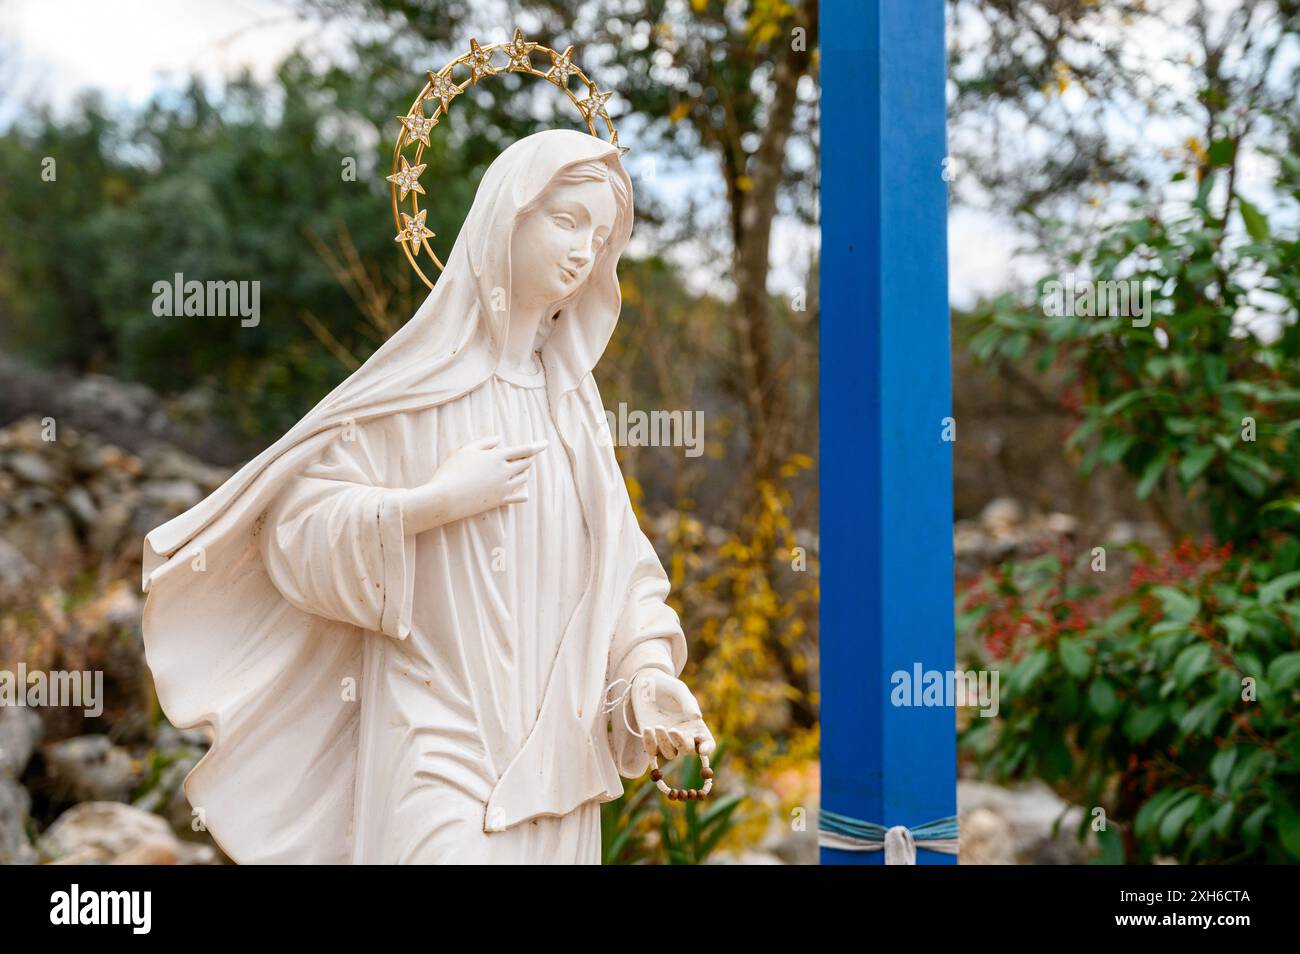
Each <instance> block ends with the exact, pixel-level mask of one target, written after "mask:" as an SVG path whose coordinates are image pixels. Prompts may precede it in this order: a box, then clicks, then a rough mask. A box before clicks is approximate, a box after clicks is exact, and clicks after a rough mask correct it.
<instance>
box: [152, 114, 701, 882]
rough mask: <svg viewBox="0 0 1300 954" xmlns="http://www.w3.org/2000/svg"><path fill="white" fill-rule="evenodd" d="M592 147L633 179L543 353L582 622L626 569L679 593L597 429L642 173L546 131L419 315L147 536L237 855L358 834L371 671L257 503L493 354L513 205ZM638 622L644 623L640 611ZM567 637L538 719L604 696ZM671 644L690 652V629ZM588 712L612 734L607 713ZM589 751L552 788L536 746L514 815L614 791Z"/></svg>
mask: <svg viewBox="0 0 1300 954" xmlns="http://www.w3.org/2000/svg"><path fill="white" fill-rule="evenodd" d="M593 160H594V161H601V162H605V163H607V164H608V165H609V171H610V176H611V177H617V178H618V179H619V180H621V185H622V186H623V188H622V189H615V193H616V196H617V197H618V198H619V201H618V217H617V220H616V222H615V225H614V228H613V230H612V232H611V235H610V237H609V240H608V242H607V243H606V244H605V246H604V248H603V249H602V251H601V253H600V256H599V258H598V260H597V261H596V263H595V265H594V267H593V270H592V273H591V275H590V276H589V277H588V279H587V281H586V282H585V283H584V284H583V286H582V287H581V288H580V289H579V290H578V292H577V293H576V294H575V295H574V296H573V297H572V298H571V299H570V300H568V301H566V302H565V303H563V305H562V308H561V310H560V313H559V316H558V319H557V320H556V321H555V322H554V324H553V326H552V331H551V333H550V336H549V338H548V339H547V340H546V344H545V348H544V350H543V355H542V360H543V364H544V365H545V367H546V372H547V374H546V377H547V390H548V396H549V398H550V401H551V406H552V409H553V414H555V415H556V423H557V428H558V429H559V432H560V434H561V436H562V438H563V439H564V441H565V443H566V444H567V445H568V448H569V451H570V453H571V454H573V455H574V459H575V460H580V461H582V462H583V463H582V466H581V467H578V468H576V473H575V477H576V479H577V480H578V482H579V485H580V486H579V492H580V495H581V496H582V498H583V499H584V500H585V501H587V502H588V507H589V509H588V511H587V519H588V523H589V531H590V533H591V535H592V541H593V549H592V557H591V573H592V584H591V587H590V594H589V595H590V600H589V601H588V603H587V604H585V606H584V608H582V609H580V611H579V612H578V613H577V614H575V616H576V617H579V618H578V620H577V622H576V623H574V624H572V625H579V626H582V627H584V628H585V630H586V631H588V632H594V633H597V634H601V635H602V638H604V639H606V640H608V638H609V634H610V633H611V632H614V631H615V630H616V629H618V619H617V617H616V614H617V613H619V612H620V611H621V610H622V609H623V608H625V607H627V606H634V604H635V598H632V599H631V600H629V597H628V593H629V587H631V588H633V589H635V588H636V587H637V586H640V585H641V584H637V583H635V582H633V581H634V580H635V579H640V578H645V579H646V580H649V583H647V584H645V585H646V586H649V587H650V589H651V590H653V592H654V593H655V594H657V593H658V592H659V589H660V588H661V589H662V590H663V592H664V593H666V591H667V582H666V580H662V581H660V577H662V568H659V567H658V564H657V562H654V560H653V552H652V551H651V552H650V553H649V554H646V553H645V549H646V547H647V546H648V545H642V547H641V550H640V551H633V553H634V557H633V558H632V559H631V560H629V559H628V558H627V556H626V554H627V553H628V550H627V546H628V544H627V542H626V541H627V540H628V539H630V538H631V536H632V535H636V534H637V533H638V531H637V528H636V525H635V518H634V517H631V516H629V515H630V513H631V511H630V508H629V507H628V506H627V498H626V492H625V489H624V488H623V487H622V481H621V476H620V475H619V473H618V468H617V463H616V462H615V461H614V459H613V454H612V451H610V450H609V449H608V446H606V447H605V448H603V449H602V448H601V447H600V443H599V439H600V437H601V435H600V434H599V433H598V431H599V428H601V427H603V426H604V425H603V416H601V412H600V407H599V405H600V398H599V394H598V392H597V391H596V389H595V386H594V383H593V382H592V380H591V378H590V377H589V372H590V371H591V369H592V368H593V366H594V365H595V363H596V361H597V359H598V358H599V357H600V355H601V353H602V352H603V351H604V348H605V346H606V344H607V343H608V341H609V337H610V335H611V334H612V332H613V329H614V325H615V323H616V322H617V319H618V312H619V307H620V295H619V287H618V279H617V277H616V274H615V267H616V264H617V262H618V258H619V256H620V255H621V254H622V252H623V250H624V248H625V247H626V245H627V242H628V239H629V237H630V235H631V231H632V207H631V182H630V180H629V179H628V176H627V173H626V172H625V171H624V169H623V166H622V164H621V162H620V161H619V152H618V149H617V147H615V146H612V145H610V144H609V143H606V142H603V141H601V140H599V139H597V138H596V137H594V136H590V135H587V134H586V133H580V132H575V131H570V130H549V131H546V132H541V133H537V134H536V135H533V136H529V137H527V138H525V139H522V140H520V141H519V142H516V143H515V144H513V145H511V146H510V147H509V148H507V149H506V150H505V151H504V152H502V153H501V155H500V156H498V157H497V159H496V160H495V161H494V162H493V163H492V164H491V166H490V167H489V168H488V170H487V172H486V173H485V174H484V177H483V181H482V183H481V184H480V186H479V189H478V192H477V194H476V196H475V199H474V204H473V207H472V208H471V210H470V213H469V216H468V217H467V219H466V220H465V223H464V225H463V227H462V228H461V231H460V234H459V236H458V237H457V239H456V243H455V246H454V247H453V249H452V252H451V254H450V256H448V259H447V266H446V269H445V270H444V272H443V273H442V275H441V277H440V278H439V280H438V282H437V284H436V286H435V287H434V289H433V291H432V292H431V293H430V294H429V296H428V298H427V299H426V300H425V301H424V303H423V305H422V306H421V307H420V309H419V310H418V311H417V312H416V314H415V316H414V317H413V318H412V319H411V320H410V321H409V322H408V323H407V324H406V325H405V326H404V327H403V328H402V329H401V330H400V331H398V332H397V333H396V334H395V335H393V337H392V338H391V339H390V340H389V341H388V342H386V343H385V344H384V345H383V346H382V347H381V348H380V349H379V350H378V351H376V352H375V353H374V354H373V355H372V356H371V357H370V359H369V360H368V361H366V363H365V364H364V365H363V366H362V367H361V368H359V369H358V370H357V371H356V372H355V373H354V374H352V375H351V376H350V377H349V378H348V379H347V380H346V381H344V382H343V383H342V384H340V385H339V386H338V387H337V388H335V389H334V391H332V392H331V393H330V394H329V395H328V396H327V397H326V398H325V399H324V400H322V401H321V402H320V403H319V404H318V405H317V406H316V407H315V408H313V409H312V410H311V411H310V412H309V413H308V414H307V415H306V416H305V417H303V419H302V420H301V421H299V422H298V423H297V424H296V425H295V426H294V427H293V428H291V429H290V430H289V432H288V433H287V434H285V435H284V437H282V438H281V439H280V440H278V441H276V442H275V443H274V444H273V445H272V446H271V447H269V448H267V449H266V450H265V451H264V452H263V453H261V454H260V455H258V456H257V457H256V458H255V459H254V460H252V461H250V462H249V463H248V464H246V465H245V466H244V467H242V468H241V469H240V470H239V471H238V472H237V473H235V474H234V475H233V476H232V477H231V478H230V479H229V480H228V481H226V482H225V483H224V484H223V485H222V486H221V487H220V488H218V489H217V490H216V491H215V492H214V493H213V494H212V495H211V496H209V497H208V498H207V499H205V500H204V501H202V502H201V503H199V504H198V505H197V506H195V507H193V508H192V509H190V510H188V511H186V512H185V513H183V514H181V515H180V516H178V517H176V518H175V519H173V520H171V521H169V522H168V523H165V524H163V525H162V526H160V527H158V528H157V529H155V530H154V531H153V532H152V533H150V534H149V535H148V536H147V537H146V539H145V546H144V568H143V577H144V580H143V582H144V588H145V590H146V591H147V592H148V594H149V595H148V599H147V601H146V604H145V617H144V641H145V652H146V656H147V660H148V663H149V667H150V669H151V671H152V672H153V675H154V682H155V688H156V690H157V693H158V699H159V702H160V704H161V705H162V708H163V711H164V712H165V714H166V715H167V717H168V718H169V719H170V720H171V721H172V723H174V724H175V725H177V726H179V727H183V728H184V727H191V726H198V725H207V726H209V727H210V728H211V731H212V737H213V739H212V746H211V748H210V749H209V751H208V753H207V754H206V755H205V756H204V758H203V759H202V760H201V761H200V763H199V765H198V766H197V767H196V768H195V769H194V770H193V771H192V772H191V773H190V776H189V777H188V778H187V780H186V784H185V791H186V795H187V796H188V798H189V800H190V803H191V804H192V805H193V806H194V808H195V811H196V819H199V820H201V821H202V822H203V824H204V825H205V826H206V827H207V828H208V830H210V831H211V832H212V833H213V835H214V837H216V838H217V839H218V842H219V844H221V846H222V848H223V849H225V850H226V852H227V853H228V854H230V856H231V857H232V858H235V859H236V860H239V861H285V860H288V861H297V862H304V861H319V862H344V861H348V860H350V854H349V853H350V852H352V851H353V840H354V839H353V832H352V829H351V826H352V822H353V814H352V807H353V803H354V796H355V791H354V781H355V775H356V758H357V755H356V748H357V734H358V725H359V721H358V720H359V716H358V712H359V706H358V704H357V702H356V697H355V695H354V696H353V697H352V698H351V699H348V698H347V695H346V683H347V681H348V680H349V679H353V680H355V679H357V678H358V676H359V674H360V672H361V669H362V666H363V657H362V648H361V647H362V641H361V640H359V639H358V638H357V633H356V630H355V628H353V627H349V626H345V625H343V624H340V623H334V622H331V621H329V620H324V619H321V618H319V617H315V616H310V615H308V614H305V613H302V612H300V611H299V610H296V609H294V608H293V607H292V606H290V605H289V604H288V603H287V602H286V601H285V600H284V599H283V598H282V597H281V596H280V595H279V593H278V591H276V590H275V588H274V585H273V584H272V583H271V581H270V579H269V577H268V576H267V574H266V571H265V568H264V567H263V566H262V562H261V556H260V553H259V550H258V546H257V535H258V533H260V532H261V526H260V524H261V520H260V518H261V515H262V514H263V513H264V512H265V510H266V508H267V507H268V506H269V504H270V503H271V502H272V500H274V498H275V496H276V494H277V493H278V492H279V490H280V489H281V488H282V487H284V486H285V485H286V484H287V483H288V482H289V481H290V480H291V479H292V478H293V477H294V476H296V475H297V474H298V473H300V472H301V471H302V469H303V468H304V467H306V466H307V465H308V464H310V463H311V462H312V461H313V460H315V459H316V458H317V457H318V456H319V455H320V454H321V453H322V452H323V451H324V450H325V449H326V447H327V446H328V445H329V444H330V443H331V442H332V441H334V440H336V439H338V438H339V437H340V436H341V434H342V433H343V432H344V431H345V429H346V427H347V426H349V425H355V426H362V425H364V423H365V422H366V421H367V420H369V419H374V418H379V417H384V416H387V415H391V414H395V413H399V412H403V411H411V410H416V409H419V408H423V407H429V406H434V405H438V404H442V403H445V402H446V401H449V400H452V399H454V398H456V397H459V396H461V395H463V394H465V393H467V392H469V391H470V390H472V389H474V388H475V387H477V386H478V385H479V384H481V383H482V382H483V381H485V380H487V379H488V378H489V377H490V376H491V375H492V374H493V372H494V370H495V369H496V366H497V363H498V361H499V360H500V354H501V347H502V343H503V342H504V341H505V337H506V335H505V332H506V328H507V323H508V321H509V315H508V313H507V311H506V310H505V309H500V310H494V309H493V307H492V306H493V304H494V303H497V304H501V303H508V302H509V300H510V269H511V265H510V240H511V237H512V235H513V230H514V227H515V222H516V219H517V217H518V215H519V213H520V211H521V210H524V209H526V208H528V207H529V205H530V204H531V203H533V202H534V201H535V200H536V199H537V198H538V197H539V196H540V195H541V194H542V193H543V192H544V190H545V189H546V188H547V187H548V185H549V184H550V183H551V182H552V181H553V180H554V179H555V178H556V177H557V175H559V174H560V173H561V172H563V171H564V170H566V169H567V168H568V167H570V166H574V165H578V164H582V163H587V162H591V161H593ZM427 184H428V183H426V185H427ZM432 188H433V189H434V190H436V189H437V183H436V182H434V183H433V186H432ZM620 193H621V195H620ZM498 289H499V291H498ZM604 436H605V437H606V438H607V436H608V432H607V429H606V431H605V435H604ZM620 495H621V496H620ZM629 521H630V522H629ZM636 553H639V554H640V555H639V556H636V555H635V554H636ZM652 563H653V565H651V564H652ZM633 564H635V565H633ZM647 568H648V569H647ZM646 592H650V590H647V591H646ZM633 623H635V620H633ZM665 626H666V627H667V624H665ZM628 627H632V623H629V624H627V625H626V626H625V629H627V628H628ZM633 628H635V627H633ZM667 629H671V627H667ZM628 631H629V632H631V629H628ZM637 631H638V632H640V631H648V630H647V627H646V626H645V625H644V622H643V623H641V624H639V629H638V630H637ZM403 635H404V634H403ZM616 638H617V637H616ZM571 642H572V645H571V646H566V647H565V649H564V651H565V652H571V653H575V654H581V653H587V654H589V655H590V654H591V653H597V655H592V656H591V660H590V663H588V661H587V660H586V658H585V657H583V658H579V659H578V662H577V663H575V665H573V666H572V667H570V668H571V671H572V673H574V674H575V675H573V676H568V675H566V676H564V677H563V680H562V684H559V685H556V686H554V687H553V690H552V692H551V696H552V697H553V698H552V700H551V701H549V702H548V703H547V706H548V707H549V708H550V709H554V710H555V712H554V714H547V713H543V715H542V716H540V717H539V724H541V723H546V724H545V725H543V726H542V729H541V730H539V731H541V732H546V731H551V730H549V729H548V728H547V725H550V724H551V723H547V722H546V720H548V719H551V720H555V719H560V718H562V716H563V713H564V712H565V711H568V712H571V711H572V709H571V708H568V707H570V706H582V705H587V706H588V708H587V709H586V710H585V711H587V712H591V711H593V710H595V709H598V705H596V703H595V702H594V701H593V702H591V703H581V702H578V703H575V702H572V701H571V700H575V699H579V698H581V699H584V700H585V699H589V698H590V699H593V700H595V699H599V697H600V692H601V691H602V685H601V680H602V678H603V676H604V674H605V673H604V669H605V663H604V657H601V656H599V652H604V651H603V650H599V652H598V647H594V646H592V647H588V646H586V645H584V640H576V641H571ZM677 655H678V656H679V657H680V659H684V644H683V646H682V648H681V649H680V650H679V651H678V653H677ZM575 658H577V657H575ZM678 668H680V661H679V665H678ZM591 731H592V733H593V736H592V737H593V738H600V739H602V740H603V736H604V729H603V727H601V728H600V729H599V732H597V729H596V728H595V727H593V728H592V730H591ZM602 744H603V742H602ZM585 748H587V746H584V749H585ZM596 751H597V750H596V748H595V747H591V748H590V752H591V753H592V754H590V755H588V754H587V753H584V754H583V758H586V759H589V760H593V761H589V762H588V763H587V767H586V768H585V769H584V770H583V771H582V772H581V773H579V774H578V775H576V776H574V777H568V778H559V779H557V780H556V782H555V783H554V784H553V785H551V786H550V787H549V788H548V789H547V791H548V795H547V799H548V801H547V802H546V803H545V804H540V803H539V802H538V800H537V798H536V797H535V796H534V795H533V794H532V793H533V792H534V790H535V789H536V783H535V780H536V779H537V778H539V777H541V776H545V775H546V774H548V773H549V771H550V769H549V767H548V766H549V764H550V762H551V761H553V760H551V759H549V758H548V754H547V752H546V750H545V748H544V747H543V746H541V745H540V744H539V745H538V746H526V747H525V749H524V750H523V751H521V753H520V755H519V756H518V757H517V759H516V761H517V762H518V763H519V765H518V766H517V767H516V768H515V769H514V771H513V772H511V771H510V770H508V771H507V773H506V775H507V776H508V777H503V779H502V782H501V783H500V786H499V787H500V792H499V794H498V795H496V796H495V798H496V801H495V802H494V805H499V806H501V812H500V817H501V818H503V819H504V821H503V822H502V824H503V825H508V824H515V823H518V821H519V820H520V819H522V818H525V817H528V816H529V814H530V813H534V814H535V813H536V812H539V811H540V812H555V813H563V812H566V811H569V810H571V809H572V807H573V806H574V805H576V804H580V803H581V800H582V799H590V798H594V797H604V798H613V797H616V795H617V793H618V792H620V791H621V785H620V783H619V781H618V777H617V772H616V771H614V770H613V768H612V764H613V763H612V762H609V761H608V758H605V760H603V761H594V760H595V759H596V755H595V753H596ZM629 751H630V749H629ZM641 757H642V758H643V755H642V756H641ZM628 758H632V756H628ZM611 773H612V777H611Z"/></svg>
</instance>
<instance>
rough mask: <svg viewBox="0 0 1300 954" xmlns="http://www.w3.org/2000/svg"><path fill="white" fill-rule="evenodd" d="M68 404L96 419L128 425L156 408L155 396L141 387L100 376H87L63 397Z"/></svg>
mask: <svg viewBox="0 0 1300 954" xmlns="http://www.w3.org/2000/svg"><path fill="white" fill-rule="evenodd" d="M67 398H68V401H69V402H70V403H71V404H73V405H74V406H79V407H82V408H85V409H87V410H88V411H90V412H93V413H94V414H95V415H96V416H98V417H106V418H112V419H116V420H118V421H122V422H125V423H128V424H138V423H142V422H143V421H145V420H146V418H147V417H148V415H149V413H150V411H152V409H153V408H155V407H157V406H158V395H156V394H155V393H154V392H153V391H152V390H150V389H149V388H147V387H145V386H144V385H142V384H133V383H130V382H127V381H118V380H116V379H115V378H110V377H108V376H107V375H103V374H87V375H85V376H83V377H82V378H80V379H79V380H77V381H76V382H75V383H74V384H73V385H72V387H71V388H69V390H68V394H67Z"/></svg>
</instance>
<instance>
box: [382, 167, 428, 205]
mask: <svg viewBox="0 0 1300 954" xmlns="http://www.w3.org/2000/svg"><path fill="white" fill-rule="evenodd" d="M399 158H400V159H401V160H402V168H401V169H399V170H398V171H397V172H395V173H393V174H392V175H391V176H385V177H384V178H385V179H387V180H388V181H389V182H392V183H394V184H395V185H396V186H397V188H398V189H400V190H401V193H402V194H401V195H400V196H398V198H399V199H405V198H406V194H407V193H408V192H418V193H419V194H420V195H424V194H425V192H424V186H422V185H420V173H421V172H423V171H424V167H425V166H426V165H427V163H424V162H422V163H420V164H419V165H418V166H413V165H411V164H410V163H409V162H407V161H406V157H405V156H400V157H399ZM420 215H424V213H423V212H421V213H420Z"/></svg>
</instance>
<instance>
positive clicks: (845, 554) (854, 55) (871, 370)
mask: <svg viewBox="0 0 1300 954" xmlns="http://www.w3.org/2000/svg"><path fill="white" fill-rule="evenodd" d="M943 17H944V4H943V2H942V0H822V5H821V27H820V36H821V41H820V42H821V57H822V60H821V83H822V90H821V103H822V109H821V158H822V166H821V195H822V207H821V230H822V249H821V462H820V472H821V508H822V509H821V514H822V515H821V560H822V563H821V566H822V605H821V690H822V707H821V725H822V747H821V760H822V761H821V770H822V805H823V807H825V808H827V809H829V810H831V811H834V812H838V813H840V814H844V815H849V816H852V817H853V818H857V819H861V820H863V821H868V822H875V823H877V824H881V825H884V826H886V827H889V826H892V825H906V826H907V827H909V828H913V827H916V826H917V825H921V824H923V823H925V822H929V821H934V820H935V819H939V818H944V817H947V816H950V815H954V814H956V774H957V773H956V713H955V711H954V710H953V709H951V708H945V707H942V706H937V707H932V708H925V707H901V706H894V705H893V704H891V691H892V689H893V685H892V684H891V676H892V674H893V673H895V672H898V671H903V672H907V673H908V674H909V676H910V675H911V674H912V673H913V671H914V667H915V665H916V664H917V663H920V665H921V668H922V669H923V670H937V671H939V672H947V671H948V670H951V669H952V668H953V618H952V615H953V574H952V454H951V452H952V444H951V443H950V442H947V441H945V440H944V439H943V438H944V435H943V427H944V418H946V417H948V416H949V415H950V414H951V413H952V411H951V374H952V372H951V359H950V354H949V323H948V284H947V211H948V210H947V189H946V183H945V181H944V179H943V159H944V156H945V154H946V145H945V142H946V140H945V120H946V109H945V99H944V42H943V31H944V19H943ZM821 859H822V863H823V864H880V863H881V862H882V860H883V857H882V853H880V852H872V853H858V852H845V851H840V850H835V849H823V850H822V853H821ZM955 860H956V859H955V858H953V857H952V856H950V855H942V854H938V853H935V852H930V851H923V850H922V851H918V852H917V862H918V863H919V864H952V863H954V862H955Z"/></svg>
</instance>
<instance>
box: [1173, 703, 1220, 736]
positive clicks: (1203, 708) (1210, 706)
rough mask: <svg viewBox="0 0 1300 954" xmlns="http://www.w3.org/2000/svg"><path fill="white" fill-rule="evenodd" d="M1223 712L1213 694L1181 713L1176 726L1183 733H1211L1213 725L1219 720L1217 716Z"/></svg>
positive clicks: (1206, 734)
mask: <svg viewBox="0 0 1300 954" xmlns="http://www.w3.org/2000/svg"><path fill="white" fill-rule="evenodd" d="M1222 712H1223V706H1222V705H1221V704H1220V703H1219V700H1218V699H1216V698H1215V697H1214V696H1210V697H1209V698H1208V699H1202V700H1201V701H1200V702H1198V703H1197V704H1196V705H1194V706H1192V708H1190V709H1188V710H1187V711H1186V712H1185V713H1183V717H1182V718H1181V719H1179V720H1178V728H1179V729H1181V730H1182V731H1183V732H1184V733H1185V734H1187V735H1191V734H1192V733H1194V732H1199V733H1200V734H1201V735H1205V736H1208V735H1211V734H1212V733H1213V732H1214V727H1215V726H1216V725H1217V724H1218V722H1219V716H1220V714H1222Z"/></svg>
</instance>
